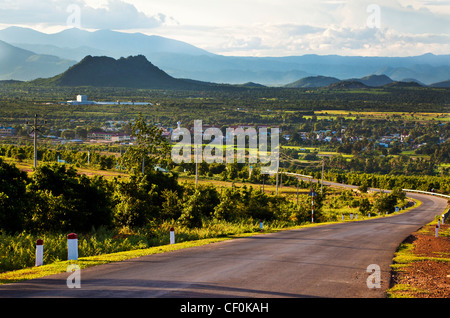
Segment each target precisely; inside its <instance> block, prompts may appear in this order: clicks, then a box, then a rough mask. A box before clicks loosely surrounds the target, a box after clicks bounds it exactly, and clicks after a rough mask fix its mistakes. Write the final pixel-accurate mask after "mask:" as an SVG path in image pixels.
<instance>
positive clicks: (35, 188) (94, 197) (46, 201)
mask: <svg viewBox="0 0 450 318" xmlns="http://www.w3.org/2000/svg"><path fill="white" fill-rule="evenodd" d="M28 191H29V195H30V197H31V202H32V205H31V207H32V209H31V211H32V212H31V215H30V217H29V220H28V223H27V226H28V228H29V230H43V231H45V230H54V231H89V230H91V229H92V227H94V228H98V227H101V226H110V225H111V224H112V201H111V194H112V192H111V189H110V186H109V183H108V182H107V181H106V180H105V179H104V178H103V177H99V176H95V177H93V178H89V177H87V176H86V175H78V174H77V172H76V170H75V169H73V168H72V167H70V168H67V167H66V166H65V165H60V164H57V163H52V164H41V165H39V166H38V167H37V168H36V170H35V172H34V174H33V176H32V178H31V183H30V184H29V185H28Z"/></svg>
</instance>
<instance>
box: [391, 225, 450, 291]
mask: <svg viewBox="0 0 450 318" xmlns="http://www.w3.org/2000/svg"><path fill="white" fill-rule="evenodd" d="M449 228H450V225H448V224H442V225H441V228H440V230H439V231H441V230H442V231H445V230H447V231H448V230H449ZM406 243H412V244H413V246H414V248H413V250H412V253H413V254H414V255H415V256H418V257H429V258H431V257H432V258H433V259H432V260H430V259H427V260H420V261H415V262H412V263H411V264H410V265H409V266H407V267H404V268H402V270H400V271H395V272H393V277H392V278H393V279H392V283H393V284H392V286H395V285H398V284H404V285H408V288H407V290H406V291H402V293H403V294H404V295H407V297H411V298H450V262H449V259H450V237H445V236H439V237H435V226H434V225H426V226H425V227H424V228H422V229H421V230H420V231H418V232H415V233H413V234H412V235H411V236H409V237H408V239H407V240H406Z"/></svg>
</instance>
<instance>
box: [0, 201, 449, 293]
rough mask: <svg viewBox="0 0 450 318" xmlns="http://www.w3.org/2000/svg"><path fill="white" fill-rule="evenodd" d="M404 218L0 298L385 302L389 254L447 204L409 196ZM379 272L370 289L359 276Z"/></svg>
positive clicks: (133, 264) (331, 227)
mask: <svg viewBox="0 0 450 318" xmlns="http://www.w3.org/2000/svg"><path fill="white" fill-rule="evenodd" d="M410 196H411V197H414V198H418V199H420V200H421V201H422V202H423V204H422V205H421V206H420V207H418V208H416V209H414V210H412V211H410V212H407V213H403V214H401V215H396V216H392V217H385V218H379V219H372V220H367V221H359V222H347V223H341V224H328V225H321V226H317V227H311V228H304V229H298V230H291V231H282V232H279V233H272V234H263V235H256V236H253V237H249V238H241V239H236V240H231V241H226V242H220V243H214V244H210V245H207V246H201V247H194V248H189V249H184V250H179V251H174V252H169V253H164V254H157V255H151V256H146V257H141V258H137V259H133V260H128V261H123V262H118V263H112V264H107V265H102V266H97V267H92V268H87V269H84V270H82V271H81V288H79V289H69V288H67V285H66V278H67V277H68V275H69V274H67V273H64V274H58V275H53V276H49V277H45V278H42V279H35V280H30V281H27V282H22V283H15V284H9V285H3V286H0V297H121V298H123V297H134V298H136V297H161V298H163V297H171V298H176V297H188V298H195V297H207V298H208V297H229V298H230V297H232V298H234V297H249V298H251V297H261V298H264V297H270V298H277V297H282V298H291V297H339V298H352V297H384V292H385V290H386V289H387V288H388V287H389V279H390V277H389V276H390V268H389V265H390V264H391V261H392V258H393V254H394V252H395V250H396V248H397V247H398V245H399V244H400V243H401V242H402V241H403V240H404V239H405V238H406V237H407V236H408V235H409V234H410V233H412V232H413V231H415V230H417V229H418V228H420V227H421V226H423V225H424V224H426V223H428V222H430V221H431V220H433V218H434V216H435V215H437V214H440V213H442V212H443V211H444V208H445V207H446V204H447V200H444V199H442V198H438V197H432V196H426V195H419V194H410ZM371 264H377V265H379V266H380V269H381V288H375V289H370V288H368V287H367V283H366V280H367V278H368V276H369V275H370V274H369V273H368V272H367V271H366V270H367V267H368V266H369V265H371Z"/></svg>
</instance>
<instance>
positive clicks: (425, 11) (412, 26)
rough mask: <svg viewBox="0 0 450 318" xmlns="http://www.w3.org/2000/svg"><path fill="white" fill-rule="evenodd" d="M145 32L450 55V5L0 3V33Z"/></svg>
mask: <svg viewBox="0 0 450 318" xmlns="http://www.w3.org/2000/svg"><path fill="white" fill-rule="evenodd" d="M74 22H75V23H78V24H77V26H79V27H80V28H83V29H87V30H96V29H112V30H118V31H122V32H142V33H145V34H149V35H152V34H155V35H161V36H166V37H169V38H173V39H177V40H181V41H185V42H188V43H190V44H193V45H195V46H198V47H200V48H203V49H206V50H208V51H210V52H213V53H217V54H223V55H240V56H289V55H303V54H312V53H315V54H339V55H363V56H410V55H419V54H424V53H428V52H431V53H434V54H450V0H410V1H404V0H360V1H354V0H315V1H303V0H226V1H225V0H189V1H186V0H184V1H182V0H150V1H149V0H100V1H98V0H97V1H94V0H58V1H52V0H41V1H34V0H0V28H5V27H8V26H10V25H16V26H25V27H30V28H34V29H36V30H39V31H43V32H47V33H53V32H57V31H60V30H63V29H65V28H68V27H71V26H72V25H70V24H73V23H74Z"/></svg>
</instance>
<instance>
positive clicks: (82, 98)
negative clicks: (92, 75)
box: [77, 95, 88, 103]
mask: <svg viewBox="0 0 450 318" xmlns="http://www.w3.org/2000/svg"><path fill="white" fill-rule="evenodd" d="M87 101H88V99H87V96H86V95H77V102H79V103H86V102H87Z"/></svg>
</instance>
